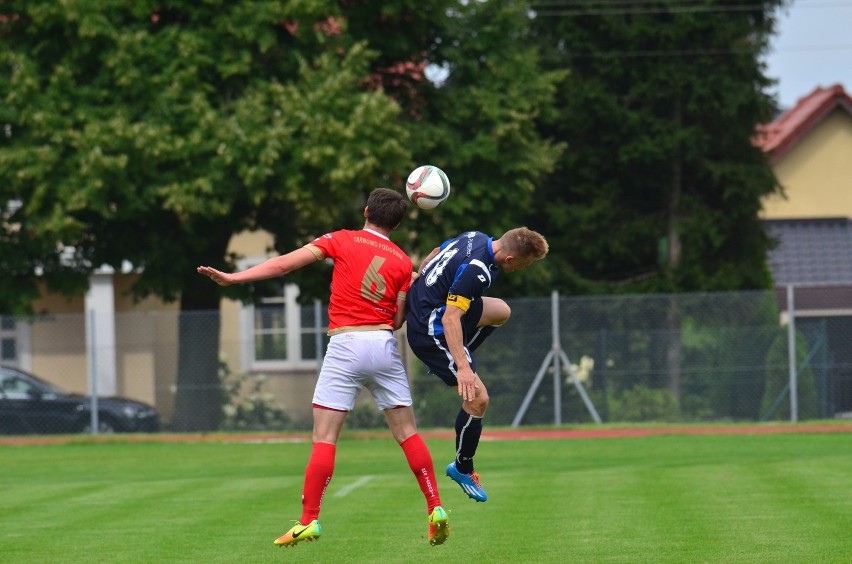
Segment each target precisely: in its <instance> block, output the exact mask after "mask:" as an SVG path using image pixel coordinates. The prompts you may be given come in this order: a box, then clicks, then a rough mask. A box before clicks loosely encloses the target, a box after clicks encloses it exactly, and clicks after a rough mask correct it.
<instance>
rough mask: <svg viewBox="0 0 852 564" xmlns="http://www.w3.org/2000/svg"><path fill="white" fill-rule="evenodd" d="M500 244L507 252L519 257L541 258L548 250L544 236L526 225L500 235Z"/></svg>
mask: <svg viewBox="0 0 852 564" xmlns="http://www.w3.org/2000/svg"><path fill="white" fill-rule="evenodd" d="M500 245H501V246H502V247H503V249H504V250H505V251H506V252H507V253H509V254H510V255H512V256H514V257H516V258H519V259H525V258H528V257H531V258H534V259H535V260H541V259H543V258H544V256H545V255H546V254H547V251H548V245H547V240H546V239H545V238H544V236H543V235H542V234H541V233H537V232H536V231H533V230H532V229H527V228H526V227H516V228H515V229H510V230H509V231H506V232H505V233H504V234H503V236H502V237H500Z"/></svg>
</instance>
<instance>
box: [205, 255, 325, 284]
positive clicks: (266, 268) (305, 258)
mask: <svg viewBox="0 0 852 564" xmlns="http://www.w3.org/2000/svg"><path fill="white" fill-rule="evenodd" d="M318 260H320V258H319V257H317V256H316V255H315V254H314V253H313V252H312V251H311V250H309V249H308V248H306V247H302V248H301V249H296V250H295V251H291V252H289V253H287V254H286V255H280V256H277V257H273V258H271V259H268V260H265V261H264V262H262V263H260V264H258V265H255V266H252V267H251V268H247V269H246V270H243V271H241V272H233V273H228V272H222V271H221V270H216V269H215V268H213V267H212V266H199V267H198V268H197V269H196V270H197V271H198V274H201V275H203V276H207V277H209V278H210V279H211V280H212V281H213V282H215V283H216V284H218V285H220V286H230V285H231V284H243V283H245V282H256V281H258V280H266V279H269V278H278V277H279V276H284V275H285V274H288V273H290V272H293V271H294V270H298V269H300V268H302V267H303V266H307V265H309V264H312V263H315V262H317V261H318Z"/></svg>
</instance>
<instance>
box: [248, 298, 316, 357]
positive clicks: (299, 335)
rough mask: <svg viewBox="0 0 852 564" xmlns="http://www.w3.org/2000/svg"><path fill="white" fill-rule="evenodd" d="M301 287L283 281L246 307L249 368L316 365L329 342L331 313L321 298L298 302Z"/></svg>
mask: <svg viewBox="0 0 852 564" xmlns="http://www.w3.org/2000/svg"><path fill="white" fill-rule="evenodd" d="M298 297H299V288H298V286H296V285H294V284H283V283H282V284H280V285H279V287H278V292H277V293H275V294H274V295H271V296H269V297H266V298H263V299H262V300H261V301H260V303H259V304H257V305H249V306H244V308H243V315H242V319H243V322H242V324H241V325H242V332H243V343H244V344H245V345H244V347H243V361H244V362H243V363H244V365H245V367H246V368H247V369H250V370H263V369H267V370H294V369H308V368H315V367H316V366H318V365H319V363H320V362H321V361H322V355H323V353H324V351H325V347H326V345H327V343H328V337H327V336H326V331H327V328H328V312H327V309H326V306H325V305H324V304H322V303H321V302H320V301H319V300H315V301H314V303H312V304H309V305H303V304H300V303H299V302H298Z"/></svg>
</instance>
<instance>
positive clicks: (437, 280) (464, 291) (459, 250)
mask: <svg viewBox="0 0 852 564" xmlns="http://www.w3.org/2000/svg"><path fill="white" fill-rule="evenodd" d="M492 241H493V237H489V236H488V235H486V234H485V233H480V232H479V231H467V232H465V233H462V234H461V235H459V236H458V237H456V238H455V239H449V240H448V241H445V242H444V243H443V244H442V245H441V250H440V252H439V253H438V254H437V255H436V256H435V257H434V258H433V259H432V260H431V261H429V263H428V264H426V265H425V266H424V267H423V269H422V271H421V272H420V277H419V278H418V279H417V280H416V281H415V282H414V284H412V285H411V289H410V290H409V292H408V299H407V300H406V301H407V303H408V313H407V314H406V322H407V323H408V331H409V332H412V331H415V332H417V333H421V334H428V335H432V336H442V335H443V334H444V327H443V325H442V324H441V317H442V316H443V315H444V311H445V310H446V309H447V304H453V305H454V306H456V307H459V308H461V309H462V311H464V312H465V313H467V312H468V311H469V310H471V306H472V305H473V304H474V303H475V302H478V301H479V302H481V299H482V295H483V293H484V292H485V290H487V289H488V288H489V287H490V286H491V284H493V283H494V281H495V280H496V279H497V274H498V273H499V271H500V269H499V268H498V266H497V264H496V263H495V262H494V251H493V250H492V249H491V242H492ZM476 306H478V307H474V308H473V310H471V311H478V312H479V313H480V314H481V312H482V307H481V303H478V304H476ZM469 321H473V326H474V327H475V326H476V325H475V324H476V322H478V321H479V320H478V319H476V320H469ZM465 325H467V324H465Z"/></svg>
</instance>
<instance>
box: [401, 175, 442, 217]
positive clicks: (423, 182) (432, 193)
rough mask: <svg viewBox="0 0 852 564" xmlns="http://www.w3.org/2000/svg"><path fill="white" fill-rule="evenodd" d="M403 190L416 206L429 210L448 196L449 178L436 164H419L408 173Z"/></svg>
mask: <svg viewBox="0 0 852 564" xmlns="http://www.w3.org/2000/svg"><path fill="white" fill-rule="evenodd" d="M405 192H406V193H407V194H408V199H409V200H411V201H412V202H414V204H415V205H416V206H417V207H418V208H420V209H424V210H431V209H432V208H435V207H437V206H438V204H440V203H441V202H443V201H444V200H446V199H447V198H448V197H449V195H450V179H449V178H447V175H446V174H444V171H443V170H441V169H440V168H438V167H436V166H432V165H423V166H419V167H417V168H415V169H414V170H413V171H412V172H411V174H409V175H408V180H407V181H406V182H405Z"/></svg>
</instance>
